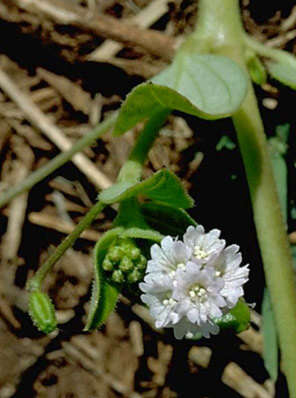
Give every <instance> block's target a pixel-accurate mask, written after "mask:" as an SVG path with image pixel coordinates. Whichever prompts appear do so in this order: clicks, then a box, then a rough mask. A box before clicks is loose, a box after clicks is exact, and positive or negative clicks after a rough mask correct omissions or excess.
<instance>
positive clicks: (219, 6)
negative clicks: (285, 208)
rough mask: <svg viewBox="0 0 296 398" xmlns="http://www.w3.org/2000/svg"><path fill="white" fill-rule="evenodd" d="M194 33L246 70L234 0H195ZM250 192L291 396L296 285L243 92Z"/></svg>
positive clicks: (258, 125)
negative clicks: (195, 21)
mask: <svg viewBox="0 0 296 398" xmlns="http://www.w3.org/2000/svg"><path fill="white" fill-rule="evenodd" d="M199 4H200V11H199V21H198V25H197V30H196V33H195V37H197V36H198V35H199V34H200V37H207V40H208V42H209V43H211V51H212V52H215V53H218V54H222V55H225V56H229V57H230V58H232V59H233V60H234V61H236V62H238V63H239V64H240V65H241V66H242V67H243V68H244V69H245V70H246V66H245V59H244V54H245V33H244V32H243V28H242V23H241V18H240V10H239V4H238V0H211V1H208V0H200V2H199ZM233 122H234V125H235V128H236V131H237V135H238V141H239V145H240V149H241V153H242V157H243V161H244V165H245V170H246V174H247V179H248V184H249V188H250V193H251V200H252V206H253V214H254V220H255V224H256V230H257V235H258V241H259V244H260V249H261V254H262V258H263V262H264V269H265V275H266V280H267V285H268V287H269V290H270V294H271V300H272V305H273V310H274V314H275V319H276V325H277V330H278V333H279V340H280V346H281V351H282V358H283V365H284V369H285V373H286V377H287V381H288V386H289V391H290V396H291V397H292V398H296V378H295V375H296V360H295V358H296V341H295V336H296V289H295V275H294V272H293V267H292V257H291V253H290V248H289V244H288V239H287V235H286V230H285V224H284V221H283V217H282V214H281V210H280V203H279V198H278V194H277V190H276V185H275V181H274V177H273V172H272V166H271V162H270V158H269V153H268V148H267V143H266V137H265V134H264V128H263V123H262V120H261V117H260V113H259V110H258V105H257V101H256V97H255V94H254V91H253V88H252V86H251V83H250V85H249V92H248V95H247V97H246V99H245V101H244V102H243V104H242V106H241V108H240V109H239V110H238V111H237V112H236V113H235V114H234V115H233Z"/></svg>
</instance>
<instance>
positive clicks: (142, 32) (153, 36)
mask: <svg viewBox="0 0 296 398" xmlns="http://www.w3.org/2000/svg"><path fill="white" fill-rule="evenodd" d="M13 2H14V3H16V4H17V5H18V6H19V7H21V8H22V9H25V10H30V11H32V12H34V11H35V12H36V11H37V12H38V13H42V14H44V15H46V16H47V17H50V18H52V19H53V20H54V21H56V22H58V23H62V24H67V25H74V26H77V27H79V28H81V29H83V30H86V31H91V32H93V33H95V34H97V35H99V36H102V37H105V38H108V39H113V40H116V41H119V42H121V43H129V44H132V45H137V46H140V47H142V48H144V49H145V50H146V51H148V52H149V53H151V54H153V55H156V56H158V57H161V58H163V59H165V60H171V59H172V58H173V56H174V52H175V51H174V49H175V45H176V42H175V40H174V39H173V38H171V37H169V36H167V35H165V34H163V33H160V32H157V31H155V30H149V29H141V28H138V27H136V26H132V25H130V24H127V23H123V22H122V21H119V20H117V19H116V18H112V17H109V16H106V15H100V16H99V17H94V16H92V17H91V18H90V16H89V13H88V12H87V11H86V10H85V9H84V8H82V7H80V6H75V5H74V4H73V3H71V5H69V3H68V4H67V3H66V2H65V1H62V0H51V1H50V2H48V1H46V0H42V2H41V1H39V0H13Z"/></svg>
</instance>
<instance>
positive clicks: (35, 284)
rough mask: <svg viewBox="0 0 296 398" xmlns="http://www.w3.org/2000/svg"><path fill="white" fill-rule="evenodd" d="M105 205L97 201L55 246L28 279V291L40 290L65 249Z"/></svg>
mask: <svg viewBox="0 0 296 398" xmlns="http://www.w3.org/2000/svg"><path fill="white" fill-rule="evenodd" d="M105 206H106V205H105V204H104V203H102V202H97V203H96V204H95V205H94V206H93V207H92V208H91V209H90V211H89V212H88V213H87V214H86V216H85V217H83V219H82V220H81V221H80V223H79V224H78V225H77V226H76V227H75V229H74V230H73V231H72V232H71V233H70V235H68V236H67V237H66V239H64V240H63V242H62V243H61V244H60V245H59V246H58V247H57V248H56V250H55V251H54V253H53V254H52V255H51V256H50V257H49V258H48V260H47V261H46V262H45V263H44V264H42V266H41V267H40V268H39V270H38V271H37V272H36V274H35V275H34V276H33V278H32V279H30V281H29V284H28V289H29V290H30V291H35V290H40V289H41V286H42V282H43V280H44V278H45V277H46V275H47V274H48V272H49V271H50V270H51V269H52V267H53V266H54V264H55V263H56V262H57V261H58V260H59V259H60V258H61V257H62V255H63V254H64V253H65V251H66V250H67V249H68V248H69V247H71V246H73V244H74V242H75V241H76V239H77V238H78V237H79V236H80V234H81V233H82V232H83V231H84V230H85V229H86V228H88V227H89V226H90V224H91V223H92V222H93V221H94V220H95V219H96V218H97V216H98V214H99V213H101V212H102V210H103V209H104V207H105Z"/></svg>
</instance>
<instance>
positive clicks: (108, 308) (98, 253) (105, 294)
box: [84, 227, 124, 330]
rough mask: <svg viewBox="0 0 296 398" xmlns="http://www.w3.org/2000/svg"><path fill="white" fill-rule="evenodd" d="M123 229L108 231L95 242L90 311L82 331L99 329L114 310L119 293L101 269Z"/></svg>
mask: <svg viewBox="0 0 296 398" xmlns="http://www.w3.org/2000/svg"><path fill="white" fill-rule="evenodd" d="M123 231H124V229H123V228H120V227H118V228H114V229H110V230H109V231H108V232H106V233H105V235H104V236H103V237H102V238H101V239H100V240H99V241H98V242H97V244H96V246H95V250H94V272H95V279H94V283H93V290H92V297H91V302H90V310H89V314H88V319H87V322H86V326H85V328H84V330H93V329H96V328H98V327H100V326H101V325H102V324H103V323H104V322H105V321H106V320H107V318H108V316H109V315H110V313H111V312H112V311H113V310H114V308H115V305H116V302H117V299H118V294H119V291H118V289H117V287H116V286H114V285H111V284H110V283H108V282H107V280H106V279H105V276H104V270H103V268H102V262H103V260H104V258H105V256H106V253H107V250H108V248H109V246H110V245H111V243H112V242H113V241H114V239H116V238H117V237H118V236H119V235H120V234H121V233H122V232H123Z"/></svg>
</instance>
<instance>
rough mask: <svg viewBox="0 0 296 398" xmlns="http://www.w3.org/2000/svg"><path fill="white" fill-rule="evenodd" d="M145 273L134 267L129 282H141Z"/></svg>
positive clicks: (128, 278)
mask: <svg viewBox="0 0 296 398" xmlns="http://www.w3.org/2000/svg"><path fill="white" fill-rule="evenodd" d="M143 276H144V275H143V273H142V272H141V271H139V270H137V269H134V270H133V271H132V272H130V273H129V274H128V276H127V280H128V282H129V283H137V282H140V280H142V279H143Z"/></svg>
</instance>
